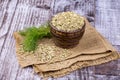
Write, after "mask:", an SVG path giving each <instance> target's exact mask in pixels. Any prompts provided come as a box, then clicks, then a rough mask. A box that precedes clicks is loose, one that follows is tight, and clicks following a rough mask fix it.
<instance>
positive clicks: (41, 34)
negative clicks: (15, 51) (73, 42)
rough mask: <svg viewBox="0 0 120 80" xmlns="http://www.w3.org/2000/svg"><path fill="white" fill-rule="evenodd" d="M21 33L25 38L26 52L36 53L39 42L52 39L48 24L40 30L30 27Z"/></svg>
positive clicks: (24, 46)
mask: <svg viewBox="0 0 120 80" xmlns="http://www.w3.org/2000/svg"><path fill="white" fill-rule="evenodd" d="M19 33H20V34H21V35H22V36H25V39H24V41H23V49H24V51H34V50H35V49H36V48H37V42H38V40H39V39H42V38H45V37H48V38H50V37H51V34H50V26H49V25H48V24H45V25H41V26H40V27H39V28H36V27H30V28H27V29H25V30H24V31H20V32H19Z"/></svg>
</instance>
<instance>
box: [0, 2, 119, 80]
mask: <svg viewBox="0 0 120 80" xmlns="http://www.w3.org/2000/svg"><path fill="white" fill-rule="evenodd" d="M107 1H108V2H107ZM105 3H107V4H105ZM119 3H120V1H119V0H104V1H103V0H0V80H42V78H41V77H39V76H38V75H37V74H35V73H34V71H33V69H32V68H31V67H27V68H24V69H22V68H20V66H19V64H18V62H17V59H16V55H15V48H14V47H15V41H14V38H13V32H15V31H19V30H21V29H24V28H26V27H31V26H36V27H38V26H39V25H40V24H43V23H44V22H46V21H47V20H48V19H49V18H51V16H52V15H54V14H56V13H59V12H63V11H74V12H76V13H78V14H81V15H83V16H86V17H87V19H88V20H89V21H90V22H91V24H92V25H93V26H96V28H97V29H98V30H99V32H101V33H102V34H103V35H104V36H105V37H106V38H107V39H109V40H110V42H112V44H113V45H114V46H115V47H116V48H117V49H118V50H119V51H120V46H119V45H120V44H119V32H118V31H119V30H120V28H119V26H120V22H119V21H120V20H119V15H118V14H119V13H120V11H119V10H120V5H119ZM95 4H96V6H95ZM115 4H117V5H115ZM101 5H102V6H101ZM111 5H113V6H111ZM108 11H109V12H108ZM108 14H109V15H110V16H113V17H109V16H107V15H108ZM115 14H117V15H115ZM104 16H107V17H106V18H105V20H104V18H103V17H104ZM111 19H113V20H111ZM114 20H115V21H114ZM116 21H117V23H116ZM108 22H109V23H108ZM107 25H109V28H110V29H112V30H113V31H112V32H110V29H109V28H108V27H107ZM113 26H114V27H113ZM102 28H105V29H104V30H103V29H102ZM106 31H108V33H106ZM111 33H113V34H112V36H109V35H110V34H111ZM107 34H109V35H107ZM116 35H117V36H116ZM115 40H116V41H115ZM113 65H115V66H113ZM104 68H108V69H106V70H105V71H104ZM110 69H111V70H110ZM112 69H113V70H112ZM113 71H115V72H113ZM119 71H120V60H117V61H115V62H114V61H113V62H111V63H107V64H104V65H101V66H96V67H94V66H93V67H88V68H83V69H81V70H77V71H74V72H72V73H71V74H69V75H66V76H64V77H61V78H57V79H53V78H49V79H48V80H103V79H104V80H119V78H120V77H119V76H120V72H119ZM110 72H111V74H110V75H108V73H110Z"/></svg>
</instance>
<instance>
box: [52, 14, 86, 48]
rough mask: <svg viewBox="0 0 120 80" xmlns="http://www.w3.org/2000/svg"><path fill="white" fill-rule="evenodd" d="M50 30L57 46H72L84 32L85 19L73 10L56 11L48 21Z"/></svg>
mask: <svg viewBox="0 0 120 80" xmlns="http://www.w3.org/2000/svg"><path fill="white" fill-rule="evenodd" d="M50 32H51V34H52V36H53V40H54V42H55V44H56V45H57V46H59V47H62V48H73V47H75V46H76V45H77V44H78V43H79V40H80V39H81V38H82V36H83V34H84V32H85V20H84V18H83V17H82V16H80V15H78V14H76V13H74V12H62V13H58V14H56V15H54V16H53V17H52V19H51V21H50Z"/></svg>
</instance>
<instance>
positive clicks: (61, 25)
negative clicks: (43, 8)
mask: <svg viewBox="0 0 120 80" xmlns="http://www.w3.org/2000/svg"><path fill="white" fill-rule="evenodd" d="M51 24H52V25H53V26H54V27H56V28H57V29H58V30H62V31H66V32H69V31H75V30H77V29H81V28H82V26H83V25H84V18H83V17H82V16H80V15H78V14H76V13H74V12H62V13H58V14H57V15H55V16H54V17H53V18H52V21H51Z"/></svg>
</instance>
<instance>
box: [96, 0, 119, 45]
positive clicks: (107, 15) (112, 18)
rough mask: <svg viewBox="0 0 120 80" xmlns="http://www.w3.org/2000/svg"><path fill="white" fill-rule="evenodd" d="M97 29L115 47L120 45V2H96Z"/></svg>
mask: <svg viewBox="0 0 120 80" xmlns="http://www.w3.org/2000/svg"><path fill="white" fill-rule="evenodd" d="M95 20H96V21H95V26H96V29H97V30H98V31H99V32H100V33H101V34H102V35H103V36H105V37H106V38H107V39H108V40H109V41H110V42H111V43H112V44H113V45H120V0H97V1H96V16H95Z"/></svg>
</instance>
